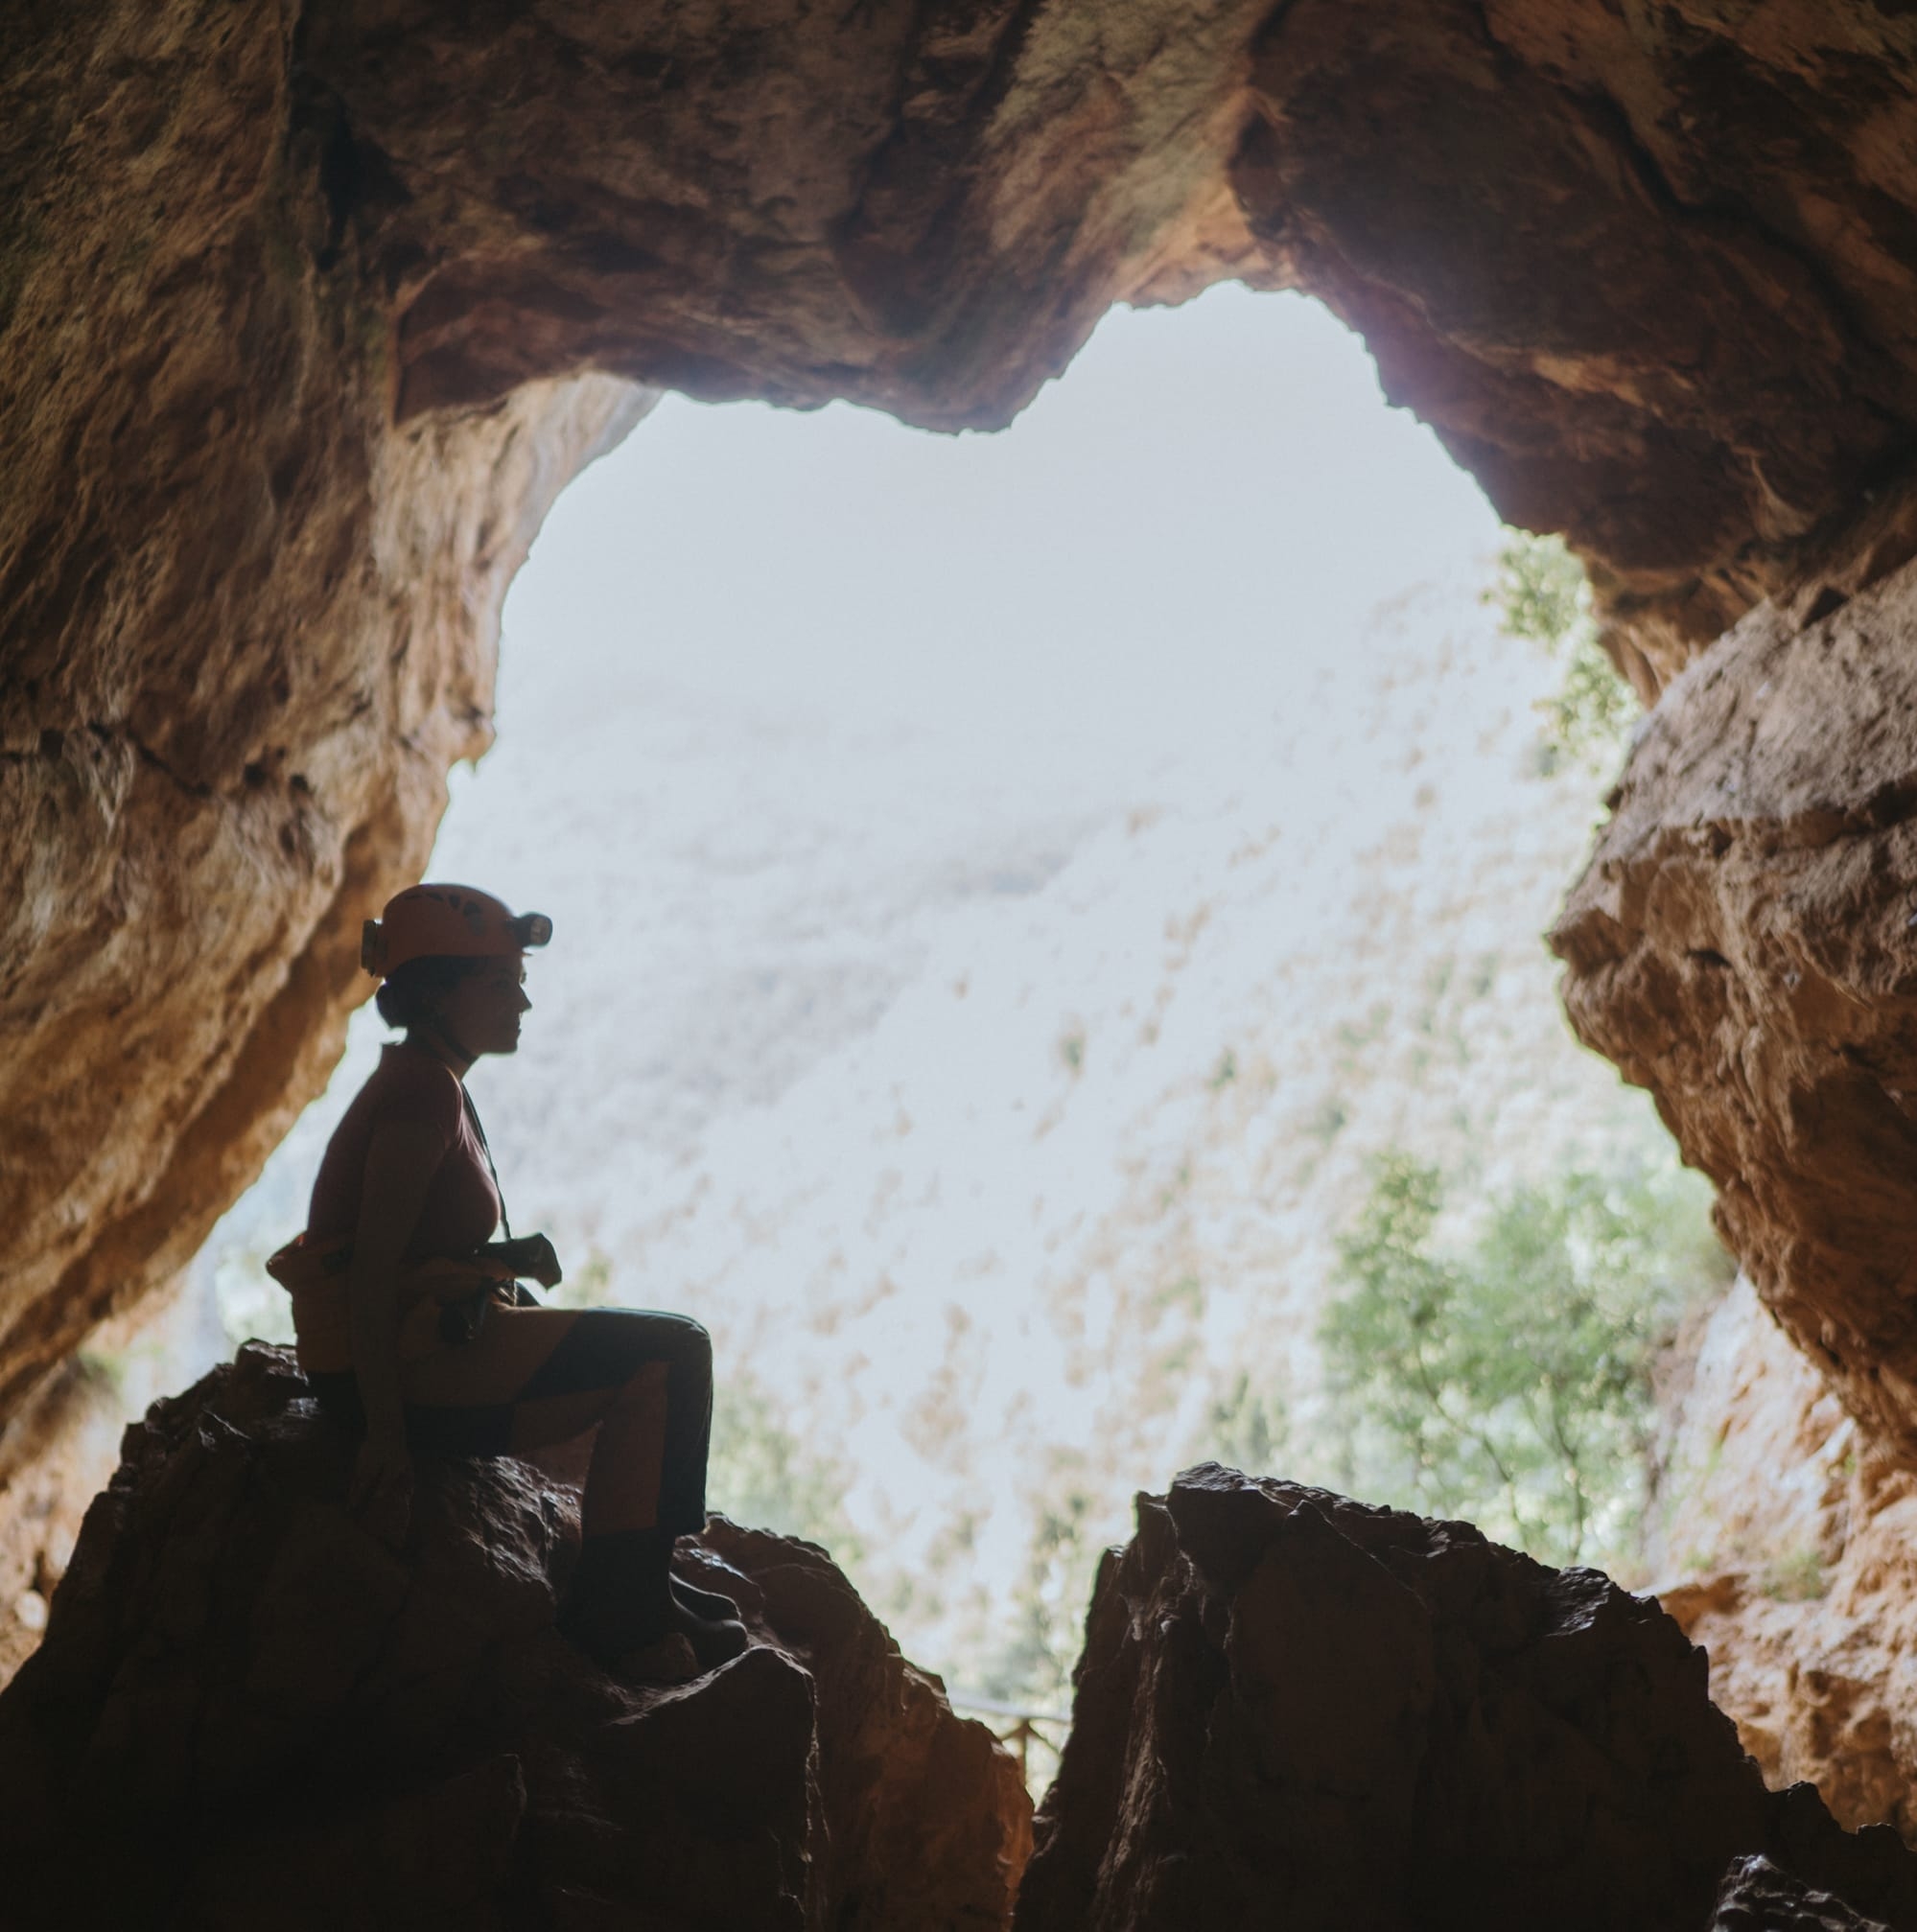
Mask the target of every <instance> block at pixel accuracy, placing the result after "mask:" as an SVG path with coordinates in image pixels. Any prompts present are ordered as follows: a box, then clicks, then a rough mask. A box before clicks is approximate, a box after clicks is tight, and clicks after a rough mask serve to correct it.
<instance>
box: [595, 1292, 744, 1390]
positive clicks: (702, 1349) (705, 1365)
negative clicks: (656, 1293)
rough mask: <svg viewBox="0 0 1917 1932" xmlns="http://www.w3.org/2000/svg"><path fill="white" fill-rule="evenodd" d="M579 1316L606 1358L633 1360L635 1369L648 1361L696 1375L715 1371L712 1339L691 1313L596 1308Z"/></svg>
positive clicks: (620, 1360)
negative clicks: (676, 1313)
mask: <svg viewBox="0 0 1917 1932" xmlns="http://www.w3.org/2000/svg"><path fill="white" fill-rule="evenodd" d="M578 1319H579V1320H580V1321H581V1322H584V1323H590V1324H592V1329H591V1334H592V1337H593V1339H594V1341H595V1342H596V1343H597V1344H598V1345H599V1346H600V1347H601V1348H602V1350H603V1351H604V1354H605V1356H606V1357H607V1359H609V1360H612V1361H617V1362H620V1363H630V1364H631V1366H632V1368H633V1369H634V1370H637V1369H639V1368H641V1367H643V1366H644V1364H645V1363H646V1362H666V1364H667V1365H668V1366H671V1367H676V1368H680V1369H682V1370H685V1371H689V1372H690V1373H691V1374H693V1375H699V1376H706V1377H710V1376H711V1374H712V1372H713V1338H712V1337H711V1336H710V1335H709V1334H708V1333H707V1332H706V1329H705V1326H704V1324H703V1323H700V1322H697V1321H694V1320H693V1319H692V1317H691V1316H690V1315H668V1314H666V1313H664V1312H662V1311H658V1310H654V1309H639V1308H595V1309H589V1310H587V1311H586V1312H585V1313H584V1314H583V1315H580V1316H579V1317H578Z"/></svg>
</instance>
